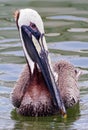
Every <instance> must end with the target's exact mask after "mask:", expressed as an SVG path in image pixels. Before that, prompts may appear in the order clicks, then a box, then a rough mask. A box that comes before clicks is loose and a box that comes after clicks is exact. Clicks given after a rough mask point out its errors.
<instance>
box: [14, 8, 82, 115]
mask: <svg viewBox="0 0 88 130" xmlns="http://www.w3.org/2000/svg"><path fill="white" fill-rule="evenodd" d="M15 21H16V24H17V27H18V30H19V33H20V38H21V41H22V46H23V50H24V54H25V57H26V60H27V64H26V65H25V67H24V69H23V72H22V73H21V75H20V77H19V79H18V80H17V83H16V85H15V87H14V89H13V92H12V103H13V105H14V106H15V107H16V108H17V112H18V113H20V114H22V115H27V116H46V115H51V114H54V113H56V112H58V111H60V112H61V113H62V114H63V115H64V114H66V110H65V107H70V106H73V105H74V104H76V103H77V102H78V101H79V89H78V86H77V80H78V77H79V74H80V73H79V71H78V70H77V69H76V68H75V67H74V66H73V65H72V64H70V63H68V62H65V61H61V62H58V63H56V64H55V65H54V67H52V65H51V61H50V57H49V53H48V49H47V45H46V40H45V36H44V26H43V22H42V19H41V17H40V15H39V14H38V13H37V12H36V11H35V10H32V9H21V10H19V11H16V12H15ZM64 104H65V106H64Z"/></svg>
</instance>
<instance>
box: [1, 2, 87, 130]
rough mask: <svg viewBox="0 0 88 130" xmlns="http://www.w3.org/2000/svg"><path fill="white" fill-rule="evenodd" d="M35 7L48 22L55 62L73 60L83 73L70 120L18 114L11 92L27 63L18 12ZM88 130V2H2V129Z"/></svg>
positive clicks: (51, 54) (51, 52)
mask: <svg viewBox="0 0 88 130" xmlns="http://www.w3.org/2000/svg"><path fill="white" fill-rule="evenodd" d="M20 8H33V9H35V10H37V11H38V12H39V13H40V15H41V16H42V19H43V21H44V26H45V35H46V40H47V43H48V48H49V51H50V56H51V59H52V62H56V61H58V60H61V59H65V60H68V61H70V62H71V63H72V64H74V65H75V66H76V67H79V68H80V69H81V70H82V71H83V75H82V76H81V77H80V80H79V88H80V103H79V104H77V106H75V107H74V108H72V109H70V110H68V117H67V119H63V118H61V117H59V116H58V115H55V116H51V117H39V118H31V117H23V116H20V115H17V114H16V112H15V110H14V107H13V106H12V104H11V101H10V98H9V97H10V93H11V91H12V89H13V87H14V84H15V82H16V80H17V79H18V76H19V74H20V72H21V71H22V68H23V66H24V64H25V62H26V61H25V58H24V54H23V50H22V47H21V43H20V39H19V35H18V31H17V28H16V25H15V21H14V18H13V13H14V11H15V10H17V9H20ZM30 129H31V130H37V129H38V130H88V0H44V1H42V0H25V1H24V0H0V130H30Z"/></svg>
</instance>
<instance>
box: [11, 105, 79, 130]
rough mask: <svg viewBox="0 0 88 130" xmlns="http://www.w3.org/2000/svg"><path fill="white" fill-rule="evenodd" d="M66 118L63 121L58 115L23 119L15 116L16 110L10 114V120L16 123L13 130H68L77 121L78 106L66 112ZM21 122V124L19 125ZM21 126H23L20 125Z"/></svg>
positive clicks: (17, 115)
mask: <svg viewBox="0 0 88 130" xmlns="http://www.w3.org/2000/svg"><path fill="white" fill-rule="evenodd" d="M67 115H68V118H67V119H63V118H61V117H60V116H59V115H54V116H50V117H24V116H21V115H19V114H17V112H16V110H13V111H12V112H11V118H12V120H15V121H17V122H16V124H15V126H14V129H19V128H20V129H24V128H25V129H34V130H37V129H38V130H41V129H43V130H46V129H55V130H57V129H58V128H60V129H61V128H63V129H65V128H70V125H71V126H73V122H74V121H76V120H78V119H79V115H80V110H79V104H77V105H75V106H74V107H73V108H71V109H69V110H68V111H67ZM20 122H21V124H20ZM22 124H23V125H22Z"/></svg>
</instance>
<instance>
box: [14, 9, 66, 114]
mask: <svg viewBox="0 0 88 130" xmlns="http://www.w3.org/2000/svg"><path fill="white" fill-rule="evenodd" d="M15 20H16V23H17V27H18V30H19V33H20V38H21V41H22V46H23V50H24V53H25V57H26V59H27V63H28V65H29V67H30V69H31V74H33V72H34V67H35V64H36V65H37V68H38V69H39V71H41V72H42V74H43V77H44V79H45V82H46V84H47V87H48V89H49V91H50V93H51V96H52V97H53V101H54V103H55V105H56V106H57V108H58V109H59V110H61V112H62V113H64V114H65V113H66V111H65V107H64V104H63V101H62V98H61V96H60V93H59V90H58V88H57V84H56V83H55V78H54V75H53V70H52V66H51V62H50V57H49V54H48V49H47V45H46V40H45V36H44V26H43V21H42V19H41V17H40V15H39V14H38V13H37V12H36V11H35V10H32V9H21V10H19V11H16V12H15Z"/></svg>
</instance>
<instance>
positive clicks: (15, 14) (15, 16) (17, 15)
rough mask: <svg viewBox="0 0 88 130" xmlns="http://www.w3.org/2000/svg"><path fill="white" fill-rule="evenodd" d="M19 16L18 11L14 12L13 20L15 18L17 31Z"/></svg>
mask: <svg viewBox="0 0 88 130" xmlns="http://www.w3.org/2000/svg"><path fill="white" fill-rule="evenodd" d="M19 15H20V11H19V10H16V11H15V13H14V18H15V21H16V24H17V27H18V29H19V26H18V19H19Z"/></svg>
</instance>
